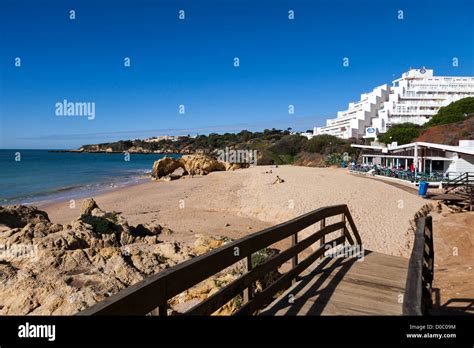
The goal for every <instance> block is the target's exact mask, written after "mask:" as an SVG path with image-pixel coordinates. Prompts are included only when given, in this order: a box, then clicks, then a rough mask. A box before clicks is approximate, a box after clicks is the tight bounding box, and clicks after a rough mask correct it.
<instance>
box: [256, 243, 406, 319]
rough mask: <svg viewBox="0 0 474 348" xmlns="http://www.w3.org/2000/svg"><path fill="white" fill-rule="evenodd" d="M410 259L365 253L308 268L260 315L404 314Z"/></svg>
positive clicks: (328, 260) (325, 259)
mask: <svg viewBox="0 0 474 348" xmlns="http://www.w3.org/2000/svg"><path fill="white" fill-rule="evenodd" d="M408 261H409V260H408V259H407V258H403V257H396V256H390V255H385V254H381V253H377V252H371V251H366V252H365V256H364V258H362V259H361V260H360V261H357V259H356V258H346V259H343V258H329V257H325V258H324V259H322V261H321V262H319V263H316V264H315V265H313V266H311V267H309V268H308V269H307V270H306V271H305V272H304V273H303V274H302V275H301V277H300V278H299V279H298V280H297V281H296V282H295V283H294V284H293V285H292V286H291V287H290V288H289V289H288V290H286V291H285V292H284V293H283V294H282V295H280V296H279V297H278V298H277V299H276V300H275V301H273V302H272V303H271V304H270V305H269V306H267V307H266V308H265V309H264V310H263V311H262V312H261V313H260V314H261V315H402V311H403V308H402V307H403V295H404V292H405V286H406V281H407V273H408Z"/></svg>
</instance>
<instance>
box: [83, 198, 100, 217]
mask: <svg viewBox="0 0 474 348" xmlns="http://www.w3.org/2000/svg"><path fill="white" fill-rule="evenodd" d="M95 208H99V206H98V205H97V203H96V202H95V201H94V199H93V198H87V199H84V200H83V201H82V204H81V215H91V213H92V210H94V209H95Z"/></svg>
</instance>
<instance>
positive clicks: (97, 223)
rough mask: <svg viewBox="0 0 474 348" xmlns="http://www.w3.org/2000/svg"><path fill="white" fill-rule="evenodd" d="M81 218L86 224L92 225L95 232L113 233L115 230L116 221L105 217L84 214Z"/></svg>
mask: <svg viewBox="0 0 474 348" xmlns="http://www.w3.org/2000/svg"><path fill="white" fill-rule="evenodd" d="M80 220H81V221H82V222H84V223H86V224H89V225H91V226H92V229H93V230H94V232H95V233H98V234H111V233H114V232H115V225H114V223H113V222H112V221H109V220H108V219H106V218H105V217H101V216H92V215H82V216H81V218H80Z"/></svg>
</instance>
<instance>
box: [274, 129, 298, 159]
mask: <svg viewBox="0 0 474 348" xmlns="http://www.w3.org/2000/svg"><path fill="white" fill-rule="evenodd" d="M306 141H307V140H306V138H305V137H302V136H301V135H299V134H295V135H285V136H284V137H283V138H281V139H280V140H278V141H277V142H276V143H275V144H274V145H272V146H271V147H270V148H269V150H270V151H272V152H273V153H276V154H278V155H290V156H295V155H296V154H297V153H298V152H300V151H301V147H302V146H303V144H304V143H305V142H306Z"/></svg>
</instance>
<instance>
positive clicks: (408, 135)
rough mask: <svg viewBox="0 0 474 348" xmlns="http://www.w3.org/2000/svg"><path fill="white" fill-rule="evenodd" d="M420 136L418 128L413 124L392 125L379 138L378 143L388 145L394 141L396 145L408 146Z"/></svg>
mask: <svg viewBox="0 0 474 348" xmlns="http://www.w3.org/2000/svg"><path fill="white" fill-rule="evenodd" d="M419 136H420V126H418V125H416V124H413V123H401V124H397V125H394V126H392V127H390V128H389V130H388V131H387V132H386V133H384V134H382V135H380V136H379V141H381V142H383V143H385V144H390V143H391V142H393V141H396V142H397V143H398V145H403V144H408V143H410V142H412V141H413V139H416V138H418V137H419Z"/></svg>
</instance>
